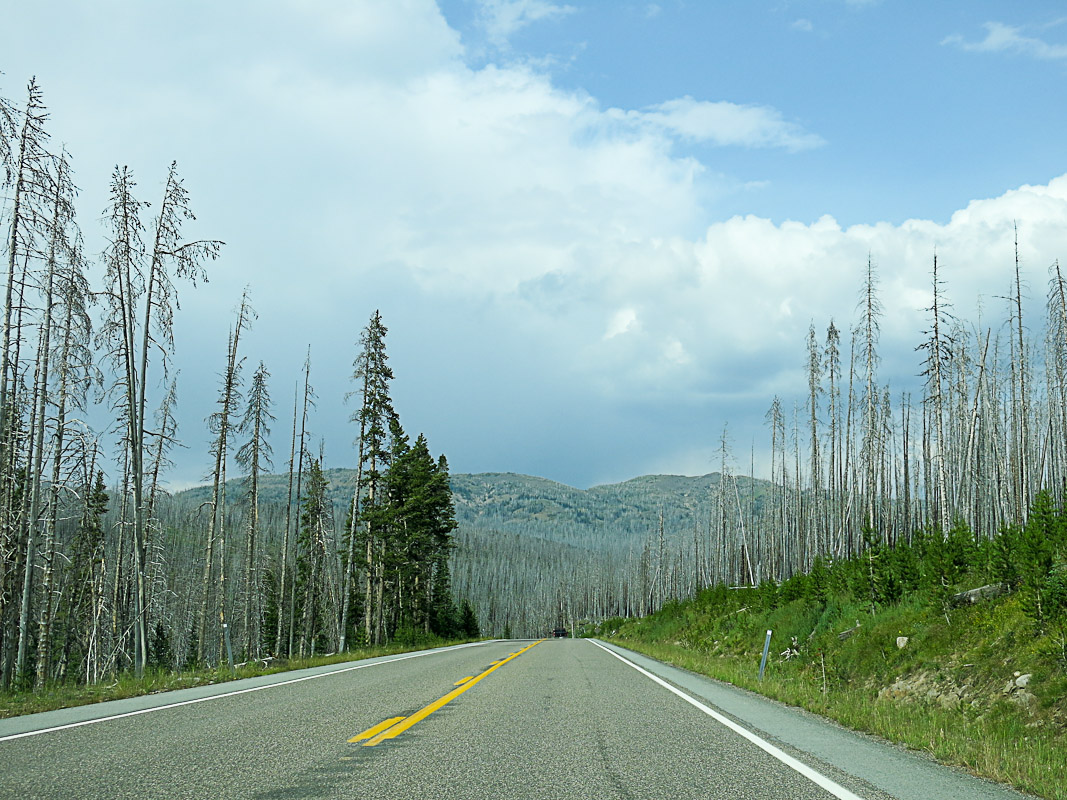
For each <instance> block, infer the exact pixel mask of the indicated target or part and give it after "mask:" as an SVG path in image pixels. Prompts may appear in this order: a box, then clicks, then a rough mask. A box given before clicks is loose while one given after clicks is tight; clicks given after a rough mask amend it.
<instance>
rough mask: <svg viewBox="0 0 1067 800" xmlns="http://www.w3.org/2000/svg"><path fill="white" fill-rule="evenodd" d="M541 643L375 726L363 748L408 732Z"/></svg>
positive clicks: (524, 649) (539, 640)
mask: <svg viewBox="0 0 1067 800" xmlns="http://www.w3.org/2000/svg"><path fill="white" fill-rule="evenodd" d="M543 641H544V639H538V640H537V641H536V642H534V643H533V644H531V645H529V646H528V647H524V648H523V649H522V650H520V651H519V652H517V653H513V654H512V655H510V656H508V657H507V658H504V659H501V660H500V661H498V662H496V663H495V664H493V666H491V667H489V669H487V670H486V671H485V672H483V673H482V674H481V675H476V676H475V677H473V678H471V679H470V680H467V681H464V682H463V685H462V686H460V687H459V688H458V689H453V690H452V691H451V692H449V693H448V694H446V695H445V696H444V697H442V698H440V699H439V700H434V701H433V702H432V703H430V705H428V706H426V707H425V708H422V709H420V710H418V711H416V712H415V713H414V714H412V715H411V716H410V717H407V718H400V719H397V720H394V721H390V720H386V722H388V723H390V724H389V725H386V722H383V723H381V725H378V726H376V727H377V728H378V729H379V730H380V732H379V733H377V734H376V735H374V736H373V738H371V739H370V740H369V741H366V742H363V747H374V746H375V745H378V744H381V743H382V742H384V741H385V740H386V739H392V738H394V737H395V736H399V735H400V734H402V733H403V732H404V731H406V730H408V729H409V728H411V727H413V726H414V725H416V724H417V723H419V722H421V721H422V720H424V719H426V718H427V717H428V716H430V714H432V713H433V712H435V711H437V710H438V709H440V708H443V707H444V706H446V705H448V704H449V703H451V702H452V701H453V700H455V699H456V698H457V697H459V696H460V695H461V694H463V693H464V692H465V691H467V690H468V689H470V688H471V687H472V686H474V684H476V683H477V682H478V681H480V680H481V679H482V678H485V677H486V676H488V675H489V673H491V672H493V671H494V670H498V669H500V668H501V667H502V666H504V665H505V664H507V663H508V662H509V661H511V660H512V659H513V658H518V657H519V656H521V655H522V654H523V653H525V652H526V651H527V650H529V649H530V648H531V647H534V646H535V645H538V644H540V643H541V642H543ZM394 723H395V724H394ZM382 726H385V727H384V729H383V728H382ZM371 730H374V729H373V728H372V729H371ZM361 736H362V734H361ZM357 738H359V737H357ZM349 741H351V740H349Z"/></svg>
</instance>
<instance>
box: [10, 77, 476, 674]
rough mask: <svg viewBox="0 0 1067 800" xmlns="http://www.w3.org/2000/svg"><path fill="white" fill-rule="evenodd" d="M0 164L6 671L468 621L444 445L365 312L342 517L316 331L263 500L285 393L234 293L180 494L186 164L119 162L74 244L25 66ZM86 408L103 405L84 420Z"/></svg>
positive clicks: (66, 177) (199, 258) (347, 641)
mask: <svg viewBox="0 0 1067 800" xmlns="http://www.w3.org/2000/svg"><path fill="white" fill-rule="evenodd" d="M0 165H2V172H0V187H2V190H3V205H2V215H0V222H2V224H0V229H2V232H3V245H2V246H0V253H2V254H3V264H4V267H5V272H6V280H5V283H4V286H5V296H4V306H3V308H4V319H3V339H2V342H0V685H2V686H3V687H16V688H21V687H29V686H34V687H41V686H44V685H46V684H49V683H53V682H64V681H73V682H86V683H92V682H95V681H98V680H101V679H103V678H104V677H108V678H110V677H113V676H114V675H116V674H118V673H121V672H125V671H133V672H135V673H136V674H138V675H140V674H142V673H143V672H144V670H145V668H146V667H148V666H158V667H163V668H175V667H181V666H193V665H198V664H200V665H215V664H220V663H225V662H226V661H227V660H228V661H229V662H230V663H231V664H232V663H233V661H234V660H235V659H241V660H246V659H256V658H263V657H265V656H268V655H269V656H274V657H283V658H284V657H295V656H299V657H304V656H310V655H314V654H321V653H325V652H332V651H337V650H344V649H346V648H350V647H352V646H354V645H356V644H364V643H366V644H378V643H382V642H384V641H387V640H389V639H393V638H397V637H405V636H406V637H408V638H412V639H416V640H417V639H419V637H428V636H431V635H437V636H442V637H450V636H455V635H458V634H460V633H465V632H469V631H464V630H461V627H462V625H463V624H464V623H466V628H467V629H470V628H472V627H476V625H475V624H474V623H472V622H471V620H470V616H471V612H470V609H469V608H467V609H465V611H466V612H467V615H466V616H467V619H464V618H462V617H461V615H460V612H459V611H458V610H457V609H456V607H455V604H454V602H453V599H452V592H451V587H450V581H449V555H450V553H451V551H452V549H453V544H452V530H453V529H454V527H455V521H454V515H453V509H452V497H451V492H450V489H449V478H448V466H447V463H446V461H445V459H444V457H443V456H441V457H440V458H437V459H435V458H433V457H432V456H431V454H430V451H429V447H428V444H427V441H426V439H425V437H424V436H421V435H420V436H418V437H417V438H416V439H415V440H414V441H411V439H410V438H409V437H408V435H407V434H406V433H405V432H404V430H403V429H402V427H401V425H400V420H399V417H398V415H397V413H396V411H395V410H394V408H393V405H392V401H391V399H390V394H389V385H390V381H391V380H392V377H393V374H392V370H391V368H390V367H389V365H388V363H387V356H386V348H385V335H386V332H387V331H386V327H385V325H384V324H383V322H382V319H381V316H380V315H379V314H378V313H377V312H376V313H375V314H374V315H373V317H372V318H371V320H370V322H369V323H368V325H367V327H366V328H365V329H364V330H363V332H362V334H361V336H360V338H359V342H358V346H357V352H356V355H355V360H354V370H353V375H352V380H353V388H352V391H351V395H350V401H351V404H352V406H354V407H355V408H356V410H355V411H354V413H353V414H352V422H353V423H354V426H355V428H356V429H357V430H358V433H357V434H356V435H355V437H354V438H355V449H356V453H355V460H356V464H357V475H358V477H357V480H356V481H355V485H354V487H353V490H352V492H351V499H350V502H349V503H348V506H347V509H346V513H345V514H343V515H341V518H337V516H338V515H337V514H336V513H335V509H334V506H333V504H332V503H331V502H329V501H328V500H327V489H328V486H327V481H326V478H325V477H324V472H323V468H322V460H323V453H322V448H321V446H320V448H319V453H318V454H317V455H316V454H315V453H314V452H313V448H312V446H310V445H309V439H310V437H311V434H310V431H309V430H308V421H309V413H310V412H311V410H312V409H313V406H314V399H315V395H314V390H313V388H312V385H311V377H312V374H311V354H310V351H309V353H308V358H307V361H306V362H305V364H304V369H303V371H302V380H301V383H300V384H299V385H298V386H297V387H296V388H295V391H294V407H293V419H292V437H291V446H290V449H289V452H288V454H287V457H286V462H287V463H286V464H284V465H279V467H280V468H282V469H284V470H286V472H287V474H288V476H289V488H288V499H287V502H286V503H284V504H275V505H273V506H271V507H269V508H266V507H264V504H262V503H261V502H260V500H259V496H258V487H259V479H260V476H261V475H262V474H263V473H264V472H265V471H267V470H269V469H271V468H272V467H273V466H274V464H273V458H275V457H276V456H275V455H274V453H273V452H272V448H271V444H270V430H271V425H274V424H276V414H275V410H274V405H273V402H272V399H271V387H270V378H271V376H270V372H269V371H268V369H267V367H266V366H265V364H264V363H263V362H260V363H259V364H258V366H257V367H256V369H255V370H254V371H253V373H252V375H251V378H250V380H248V381H247V385H246V380H245V376H244V365H245V356H244V355H243V354H242V351H241V344H242V335H243V334H244V333H245V332H246V331H247V330H248V328H249V327H250V326H251V325H252V324H253V323H254V322H255V320H256V313H255V311H254V310H253V308H252V306H251V303H250V299H249V296H248V292H247V291H246V293H245V295H244V297H242V298H241V301H240V304H239V307H238V309H237V311H236V314H235V318H234V321H233V324H232V326H231V328H230V334H229V338H228V342H227V346H226V350H225V360H224V362H222V363H224V367H223V368H222V370H221V373H220V374H221V376H222V378H221V382H220V386H219V389H218V399H217V403H216V405H215V411H214V413H212V414H211V416H210V418H209V419H208V428H209V431H210V436H211V442H212V444H211V448H210V453H209V457H210V462H211V463H210V467H209V470H210V471H209V473H208V474H209V476H210V482H211V483H210V491H211V494H210V500H209V501H207V502H205V503H204V504H202V506H200V507H199V508H197V509H194V510H189V509H183V508H180V507H179V506H177V505H176V504H175V503H174V501H173V498H171V497H170V496H169V495H168V494H167V493H166V492H165V491H164V490H163V485H164V480H165V476H166V472H167V469H168V467H169V466H170V461H169V454H170V452H171V450H172V448H173V447H175V446H176V445H178V444H179V442H178V440H177V438H176V423H175V416H174V411H175V404H176V402H177V396H178V387H177V382H176V376H175V374H174V373H175V370H174V369H173V365H172V359H173V356H174V352H175V342H174V337H173V322H174V313H175V310H176V309H177V307H178V294H179V291H187V290H189V289H191V288H192V287H194V286H196V285H197V284H198V283H202V282H204V281H206V279H207V267H208V265H209V264H210V262H212V261H214V260H215V259H216V258H218V257H219V256H220V253H221V249H222V246H223V243H222V242H221V241H217V240H189V239H186V238H185V236H184V235H183V226H184V224H185V223H187V222H189V221H190V220H192V219H194V217H193V212H192V210H191V201H190V198H189V194H188V192H187V190H186V188H185V186H184V184H183V182H182V179H181V178H180V177H179V175H178V171H177V165H176V164H171V165H170V168H169V170H168V171H167V174H166V179H165V187H164V190H163V193H162V197H161V198H158V199H157V198H153V199H152V203H151V205H150V204H149V202H148V201H146V200H145V199H144V198H143V197H142V196H141V194H140V193H139V190H138V187H137V183H136V181H135V180H134V176H133V175H132V173H131V171H130V170H129V169H128V168H126V167H121V168H119V167H116V168H115V170H114V172H113V174H112V178H111V184H110V191H109V200H108V205H107V208H106V209H105V210H104V214H103V221H102V224H103V227H104V229H105V230H104V236H105V239H106V247H105V249H104V251H103V253H101V254H92V253H87V252H86V251H85V247H84V244H83V240H82V236H81V233H80V231H79V226H78V221H77V217H76V213H75V198H76V194H77V190H76V188H75V181H74V177H73V174H72V169H71V160H70V158H69V156H68V154H67V152H66V150H63V149H60V150H59V151H58V152H57V151H56V150H55V149H54V148H52V146H51V143H50V140H49V134H48V113H47V109H46V106H45V103H44V99H43V94H42V90H41V88H40V87H39V86H38V85H37V84H36V82H35V81H33V80H31V81H30V83H29V85H28V87H27V91H26V97H25V101H24V103H21V104H20V103H15V102H11V101H8V100H5V99H2V98H0ZM90 275H99V276H101V277H100V278H99V280H97V281H94V280H91V279H90ZM220 355H222V353H221V348H220ZM220 361H221V359H220ZM159 387H163V388H162V391H161V390H159ZM97 418H105V419H107V420H109V422H107V423H105V424H104V425H103V426H98V428H100V429H98V428H94V427H93V425H92V424H91V423H90V420H93V419H97ZM233 464H236V466H237V468H238V470H239V476H240V478H241V480H240V481H237V482H235V481H232V480H229V481H228V478H227V469H229V468H230V467H231V466H232V465H233ZM105 474H106V475H108V478H107V479H106V480H105ZM231 477H232V476H231ZM235 486H236V487H240V494H239V496H237V497H227V495H226V493H227V488H228V487H229V488H230V491H231V492H232V491H233V488H234V487H235ZM475 632H476V631H475Z"/></svg>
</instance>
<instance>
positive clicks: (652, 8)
mask: <svg viewBox="0 0 1067 800" xmlns="http://www.w3.org/2000/svg"><path fill="white" fill-rule="evenodd" d="M662 13H663V8H662V7H661V6H660V5H659V4H658V3H649V4H648V5H647V6H645V17H646V18H647V19H653V18H655V17H658V16H659V15H660V14H662Z"/></svg>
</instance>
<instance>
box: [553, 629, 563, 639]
mask: <svg viewBox="0 0 1067 800" xmlns="http://www.w3.org/2000/svg"><path fill="white" fill-rule="evenodd" d="M552 635H553V636H555V637H556V638H557V639H566V638H567V629H566V628H556V629H554V630H553V631H552Z"/></svg>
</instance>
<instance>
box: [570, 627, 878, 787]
mask: <svg viewBox="0 0 1067 800" xmlns="http://www.w3.org/2000/svg"><path fill="white" fill-rule="evenodd" d="M589 641H590V642H592V643H593V644H595V645H596V646H597V647H599V648H600V649H601V650H603V651H604V652H605V653H609V654H610V655H613V656H615V658H617V659H619V661H621V662H622V663H623V664H626V666H628V667H633V668H634V669H635V670H637V671H638V672H640V673H641V674H642V675H644V676H645V677H646V678H649V679H651V680H652V681H654V682H656V683H658V684H659V685H660V686H662V687H663V688H664V689H666V690H667V691H669V692H672V693H673V694H676V695H677V696H678V697H680V698H682V699H683V700H685V702H687V703H689V705H691V706H695V707H696V708H698V709H700V710H701V711H703V712H704V713H705V714H707V715H708V716H709V717H711V718H712V719H714V720H715V721H716V722H719V723H721V724H723V725H725V726H726V727H727V728H729V729H730V730H732V731H733V732H734V733H736V734H738V735H739V736H743V737H744V738H746V739H748V740H749V741H750V742H752V744H754V745H756V747H758V748H760V749H761V750H763V751H764V752H765V753H767V754H768V755H771V756H773V757H774V758H776V759H778V760H779V761H781V762H782V763H783V764H785V765H786V766H787V767H789V768H790V769H792V770H794V771H795V772H798V773H800V774H801V775H803V776H804V777H805V778H807V779H808V780H809V781H811V782H812V783H814V784H815V785H816V786H820V787H822V788H823V789H825V790H826V791H828V792H829V793H830V794H832V795H833V796H834V797H837V798H838V799H839V800H863V798H862V797H860V796H859V795H858V794H855V793H854V792H851V791H849V790H848V789H846V788H845V787H844V786H842V785H841V784H839V783H836V782H835V781H833V780H831V779H830V778H827V777H826V776H825V775H823V774H822V773H821V772H816V771H815V770H814V769H812V768H811V767H809V766H808V765H807V764H805V763H804V762H803V761H799V760H797V759H796V758H793V756H791V755H789V754H788V753H786V752H785V751H784V750H781V749H779V748H777V747H775V746H774V745H773V744H771V743H770V742H768V741H766V740H764V739H761V738H760V737H759V736H757V735H756V734H754V733H753V732H752V731H750V730H749V729H748V728H745V727H743V726H741V725H738V724H737V723H736V722H734V721H733V720H732V719H730V718H729V717H724V716H723V715H722V714H720V713H719V712H718V711H715V710H714V709H712V708H709V707H708V706H706V705H704V704H703V703H701V702H700V701H699V700H697V699H696V698H694V697H690V696H689V695H688V694H686V693H685V692H683V691H682V690H681V689H679V688H677V687H675V686H671V685H670V684H669V683H667V681H665V680H663V679H662V678H660V677H659V676H658V675H653V674H652V673H651V672H649V671H648V670H647V669H644V668H642V667H639V666H638V665H637V664H635V663H634V662H632V661H630V659H628V658H625V657H624V656H621V655H619V654H618V653H616V652H615V651H614V650H612V649H611V648H609V647H605V646H604V645H602V644H601V643H600V642H597V641H595V640H593V639H590V640H589Z"/></svg>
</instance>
